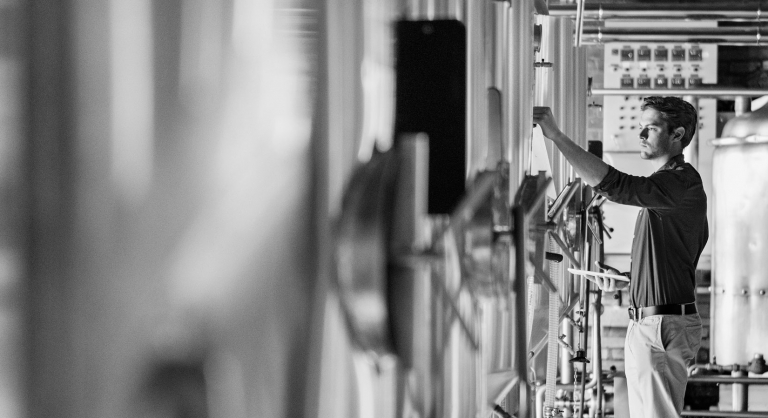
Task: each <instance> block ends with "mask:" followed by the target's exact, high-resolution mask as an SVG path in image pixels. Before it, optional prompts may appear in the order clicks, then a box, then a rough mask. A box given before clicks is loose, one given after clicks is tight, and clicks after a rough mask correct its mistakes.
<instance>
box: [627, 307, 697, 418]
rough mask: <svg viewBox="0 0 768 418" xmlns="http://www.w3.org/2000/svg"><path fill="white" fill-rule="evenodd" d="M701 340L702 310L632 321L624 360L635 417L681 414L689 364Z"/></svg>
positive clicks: (631, 407)
mask: <svg viewBox="0 0 768 418" xmlns="http://www.w3.org/2000/svg"><path fill="white" fill-rule="evenodd" d="M700 344H701V317H699V314H693V315H654V316H649V317H646V318H643V319H641V320H640V321H637V322H635V321H629V328H627V339H626V342H625V345H624V358H625V359H624V363H625V368H626V370H625V371H626V374H627V388H628V395H629V411H630V412H629V415H630V417H631V418H674V417H679V416H680V412H681V411H682V410H683V398H684V397H685V385H686V384H687V383H688V366H689V365H691V362H692V361H693V360H694V359H695V357H696V352H698V351H699V346H700Z"/></svg>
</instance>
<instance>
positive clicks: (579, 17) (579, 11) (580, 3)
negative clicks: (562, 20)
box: [576, 0, 586, 46]
mask: <svg viewBox="0 0 768 418" xmlns="http://www.w3.org/2000/svg"><path fill="white" fill-rule="evenodd" d="M584 3H586V0H576V46H581V37H582V31H583V30H584V7H585V4H584Z"/></svg>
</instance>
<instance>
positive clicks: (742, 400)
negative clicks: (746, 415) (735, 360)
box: [731, 370, 749, 411]
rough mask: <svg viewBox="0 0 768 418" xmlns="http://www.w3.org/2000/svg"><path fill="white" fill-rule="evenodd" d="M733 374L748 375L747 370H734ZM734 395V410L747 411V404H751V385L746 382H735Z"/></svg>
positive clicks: (734, 375) (738, 375)
mask: <svg viewBox="0 0 768 418" xmlns="http://www.w3.org/2000/svg"><path fill="white" fill-rule="evenodd" d="M731 376H732V377H746V376H747V372H745V371H744V370H734V371H732V372H731ZM732 396H733V410H734V411H746V410H747V405H749V386H748V385H747V384H746V383H734V384H733V393H732Z"/></svg>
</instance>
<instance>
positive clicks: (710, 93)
mask: <svg viewBox="0 0 768 418" xmlns="http://www.w3.org/2000/svg"><path fill="white" fill-rule="evenodd" d="M591 93H592V95H593V96H645V95H651V94H661V93H663V94H664V95H665V96H696V97H716V98H718V99H728V98H736V97H757V96H765V95H768V89H742V88H730V89H728V88H725V89H716V88H700V89H592V90H591Z"/></svg>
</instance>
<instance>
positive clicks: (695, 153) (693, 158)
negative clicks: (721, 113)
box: [683, 95, 699, 169]
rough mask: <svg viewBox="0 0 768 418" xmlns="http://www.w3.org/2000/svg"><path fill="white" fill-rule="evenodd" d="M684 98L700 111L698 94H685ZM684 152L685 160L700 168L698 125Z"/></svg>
mask: <svg viewBox="0 0 768 418" xmlns="http://www.w3.org/2000/svg"><path fill="white" fill-rule="evenodd" d="M683 100H685V101H686V102H688V103H690V104H691V105H692V106H693V108H694V109H696V112H697V113H698V111H699V98H698V97H697V96H691V95H685V96H683ZM696 124H697V125H698V121H696ZM683 154H685V161H687V162H688V163H690V164H691V165H692V166H693V167H694V168H696V169H699V129H698V126H696V129H695V130H694V132H693V136H692V137H691V142H690V143H689V144H688V146H687V147H685V149H684V150H683Z"/></svg>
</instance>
